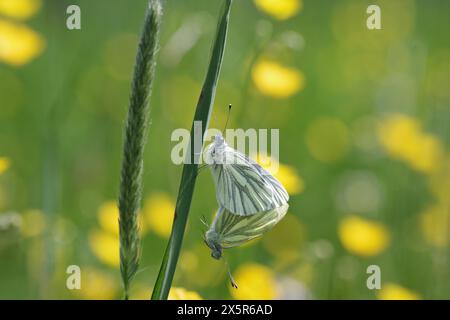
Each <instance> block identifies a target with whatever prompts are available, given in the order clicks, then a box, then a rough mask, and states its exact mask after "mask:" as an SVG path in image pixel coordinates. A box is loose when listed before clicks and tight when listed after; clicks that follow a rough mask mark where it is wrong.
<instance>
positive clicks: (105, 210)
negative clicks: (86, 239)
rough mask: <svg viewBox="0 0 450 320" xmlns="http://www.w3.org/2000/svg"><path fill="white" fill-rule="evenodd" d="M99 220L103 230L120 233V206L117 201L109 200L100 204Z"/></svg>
mask: <svg viewBox="0 0 450 320" xmlns="http://www.w3.org/2000/svg"><path fill="white" fill-rule="evenodd" d="M98 222H99V224H100V227H102V229H103V230H105V231H109V232H111V233H113V234H116V235H118V234H119V208H118V207H117V203H116V202H115V201H107V202H105V203H103V204H102V205H101V206H100V208H99V209H98Z"/></svg>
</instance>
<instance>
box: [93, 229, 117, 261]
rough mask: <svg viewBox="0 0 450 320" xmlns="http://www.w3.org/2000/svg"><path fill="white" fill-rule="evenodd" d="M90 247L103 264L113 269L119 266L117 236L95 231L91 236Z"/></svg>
mask: <svg viewBox="0 0 450 320" xmlns="http://www.w3.org/2000/svg"><path fill="white" fill-rule="evenodd" d="M89 246H90V248H91V250H92V252H93V253H94V255H95V256H96V257H97V258H98V259H99V260H100V261H101V262H103V263H105V264H106V265H108V266H111V267H118V266H119V262H120V259H119V237H118V236H117V235H114V234H111V233H108V232H105V231H103V230H98V229H95V230H93V231H91V232H90V234H89Z"/></svg>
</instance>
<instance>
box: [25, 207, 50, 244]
mask: <svg viewBox="0 0 450 320" xmlns="http://www.w3.org/2000/svg"><path fill="white" fill-rule="evenodd" d="M46 226H47V222H46V219H45V215H44V213H43V212H42V211H40V210H37V209H32V210H28V211H26V212H25V213H24V214H23V215H22V226H21V232H22V234H23V236H24V237H35V236H38V235H40V234H42V233H43V232H44V230H45V228H46Z"/></svg>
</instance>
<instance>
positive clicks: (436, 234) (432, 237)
mask: <svg viewBox="0 0 450 320" xmlns="http://www.w3.org/2000/svg"><path fill="white" fill-rule="evenodd" d="M449 223H450V211H449V209H448V207H447V206H445V205H440V204H435V205H433V206H430V207H429V208H427V209H426V210H425V211H424V212H423V213H422V214H421V215H420V228H421V231H422V234H423V236H424V238H425V241H426V242H427V243H428V244H430V245H433V246H436V247H441V248H443V247H446V246H448V244H449V240H450V226H449Z"/></svg>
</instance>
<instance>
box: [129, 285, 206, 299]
mask: <svg viewBox="0 0 450 320" xmlns="http://www.w3.org/2000/svg"><path fill="white" fill-rule="evenodd" d="M151 294H152V289H151V288H148V287H145V286H140V287H138V289H137V290H133V293H132V294H131V299H132V300H148V299H150V296H151ZM168 300H203V298H202V297H201V296H200V295H199V294H198V293H197V292H194V291H188V290H186V289H184V288H177V287H172V288H170V291H169V296H168Z"/></svg>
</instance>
